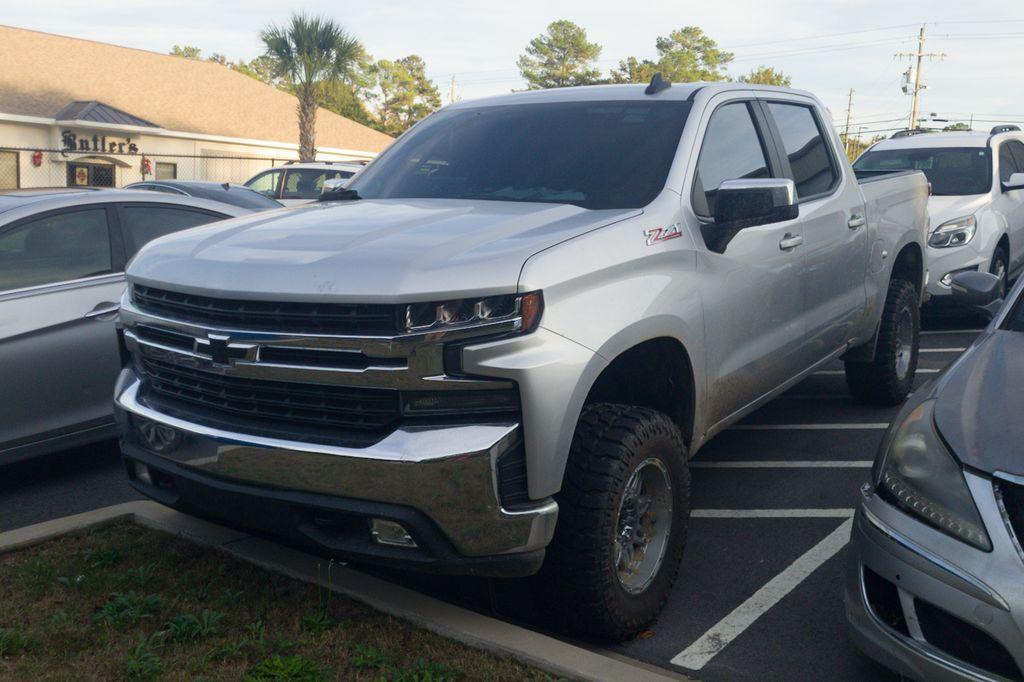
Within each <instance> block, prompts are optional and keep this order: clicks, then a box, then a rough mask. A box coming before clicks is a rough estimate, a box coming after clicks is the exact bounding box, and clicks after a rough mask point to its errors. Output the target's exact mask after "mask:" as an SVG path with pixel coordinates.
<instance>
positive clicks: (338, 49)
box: [260, 13, 363, 161]
mask: <svg viewBox="0 0 1024 682" xmlns="http://www.w3.org/2000/svg"><path fill="white" fill-rule="evenodd" d="M260 38H261V39H262V40H263V44H264V45H265V46H266V52H265V55H266V56H267V57H269V58H270V59H271V60H272V62H273V64H274V70H275V72H276V73H275V76H276V77H278V78H287V79H288V80H289V81H290V82H291V85H292V91H293V92H294V93H295V95H296V97H298V99H299V106H298V109H299V158H300V160H302V161H313V160H314V159H315V158H316V110H317V107H318V106H319V105H320V100H321V98H322V96H323V93H324V89H325V86H327V85H329V84H330V83H335V82H338V81H340V80H341V79H342V78H344V77H345V76H347V75H348V72H349V68H350V67H351V66H352V64H353V63H354V62H355V61H356V60H357V59H358V58H359V56H360V55H361V54H362V51H363V48H362V45H360V44H359V41H358V40H356V39H355V38H354V37H353V36H352V35H350V34H349V33H348V32H347V31H346V30H345V29H344V28H342V27H341V26H340V25H339V24H338V23H336V22H335V21H334V20H333V19H329V18H327V17H324V16H311V15H308V14H305V13H302V14H293V15H292V18H291V21H289V23H288V24H287V25H285V26H278V25H276V24H271V25H270V26H267V28H265V29H264V30H263V32H262V33H260Z"/></svg>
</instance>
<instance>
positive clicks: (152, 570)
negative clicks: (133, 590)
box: [123, 561, 159, 590]
mask: <svg viewBox="0 0 1024 682" xmlns="http://www.w3.org/2000/svg"><path fill="white" fill-rule="evenodd" d="M158 566H159V564H157V562H155V561H151V562H149V563H148V564H142V565H141V566H136V567H135V568H129V569H128V570H127V571H125V572H124V578H123V580H124V582H126V583H128V584H129V585H131V586H133V587H137V588H139V589H140V590H141V589H144V588H145V587H147V586H148V585H149V583H151V582H152V581H153V576H154V575H156V569H157V568H158Z"/></svg>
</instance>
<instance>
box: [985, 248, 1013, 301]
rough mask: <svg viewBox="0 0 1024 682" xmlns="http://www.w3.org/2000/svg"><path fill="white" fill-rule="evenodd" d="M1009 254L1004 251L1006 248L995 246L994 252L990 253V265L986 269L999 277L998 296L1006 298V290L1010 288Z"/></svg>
mask: <svg viewBox="0 0 1024 682" xmlns="http://www.w3.org/2000/svg"><path fill="white" fill-rule="evenodd" d="M1009 263H1010V255H1009V254H1008V253H1006V248H1005V247H1002V246H999V247H997V248H996V252H995V253H994V254H992V265H991V266H989V269H988V271H989V272H990V273H992V274H993V275H995V276H996V277H998V278H999V281H1000V282H1001V284H1000V289H999V298H1006V292H1007V291H1008V290H1009V288H1010V266H1009Z"/></svg>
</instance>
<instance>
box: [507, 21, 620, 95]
mask: <svg viewBox="0 0 1024 682" xmlns="http://www.w3.org/2000/svg"><path fill="white" fill-rule="evenodd" d="M600 56H601V46H600V45H598V44H597V43H591V42H588V41H587V32H586V31H585V30H584V29H583V28H582V27H580V26H577V25H576V24H574V23H573V22H571V21H567V20H565V19H562V20H560V21H554V22H551V23H550V24H548V28H547V32H546V33H542V34H541V35H539V36H537V37H536V38H534V39H533V40H531V41H530V43H529V44H528V45H527V46H526V51H525V52H524V53H523V54H521V55H519V59H518V60H517V61H516V65H517V66H518V67H519V73H521V74H522V76H523V79H524V80H526V83H527V87H528V88H529V89H530V90H541V89H544V88H563V87H567V86H572V85H591V84H593V83H597V82H599V81H600V78H601V73H600V71H598V70H597V69H595V68H594V67H593V63H594V61H595V60H596V59H597V58H598V57H600Z"/></svg>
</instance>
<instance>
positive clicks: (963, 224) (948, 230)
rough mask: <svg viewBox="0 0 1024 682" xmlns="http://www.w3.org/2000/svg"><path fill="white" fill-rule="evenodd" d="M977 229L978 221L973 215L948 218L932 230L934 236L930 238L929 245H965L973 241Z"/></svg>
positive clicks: (939, 246)
mask: <svg viewBox="0 0 1024 682" xmlns="http://www.w3.org/2000/svg"><path fill="white" fill-rule="evenodd" d="M977 229H978V221H977V220H976V219H975V217H974V216H973V215H965V216H963V217H961V218H954V219H953V220H947V221H946V222H944V223H942V224H941V225H939V226H938V227H937V228H936V229H935V231H934V232H932V236H931V237H929V238H928V246H934V247H935V248H937V249H948V248H950V247H953V246H963V245H964V244H966V243H967V242H969V241H971V239H972V238H973V237H974V233H975V231H976V230H977Z"/></svg>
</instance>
